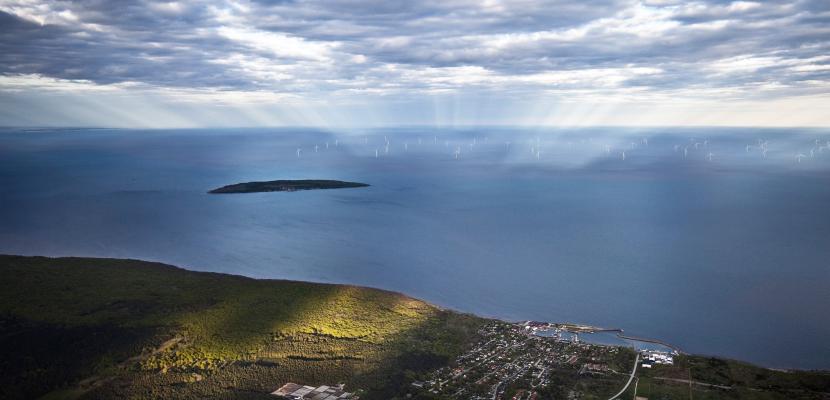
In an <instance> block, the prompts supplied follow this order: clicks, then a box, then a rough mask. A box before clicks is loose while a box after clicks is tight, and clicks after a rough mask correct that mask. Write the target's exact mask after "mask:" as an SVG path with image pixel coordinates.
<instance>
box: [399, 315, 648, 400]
mask: <svg viewBox="0 0 830 400" xmlns="http://www.w3.org/2000/svg"><path fill="white" fill-rule="evenodd" d="M550 327H551V326H550V325H549V324H547V323H531V324H530V327H529V326H528V324H527V323H524V324H508V323H500V322H496V323H493V324H491V325H488V326H487V327H485V328H484V329H482V330H481V331H480V332H479V336H480V340H479V341H478V343H476V344H475V345H474V346H473V347H472V348H471V349H470V350H468V351H467V352H466V353H465V354H463V355H461V356H460V357H458V358H457V359H456V360H455V361H454V362H453V363H452V366H450V367H445V368H442V369H439V370H438V371H436V372H435V373H434V374H432V376H431V377H430V379H426V380H423V381H416V382H414V383H413V385H412V386H413V389H414V390H416V391H428V392H431V393H433V394H439V395H442V396H446V397H449V398H457V399H488V400H490V399H502V400H508V399H517V400H530V399H537V398H549V396H550V394H549V393H548V394H546V395H543V394H544V391H545V390H546V389H549V388H551V387H553V386H557V385H558V386H561V385H562V382H563V379H565V380H568V379H571V380H578V379H619V378H617V377H615V376H611V375H612V374H610V372H609V367H608V360H609V359H613V358H614V356H615V355H617V354H618V352H619V351H620V349H619V348H615V347H606V346H593V345H589V344H584V343H575V342H573V341H571V340H562V339H560V338H555V337H542V336H539V335H536V334H534V333H535V331H536V330H540V329H550ZM632 357H633V354H632ZM586 371H589V372H591V373H594V374H593V376H589V375H591V374H585V375H581V374H580V372H586ZM597 373H599V374H597ZM605 375H608V376H609V377H608V378H606V377H605ZM596 376H599V377H596Z"/></svg>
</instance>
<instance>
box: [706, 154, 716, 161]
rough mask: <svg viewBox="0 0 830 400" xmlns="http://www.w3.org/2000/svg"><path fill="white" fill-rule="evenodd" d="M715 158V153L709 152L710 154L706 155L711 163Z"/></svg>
mask: <svg viewBox="0 0 830 400" xmlns="http://www.w3.org/2000/svg"><path fill="white" fill-rule="evenodd" d="M714 156H715V153H712V152H709V154H707V155H706V159H707V160H709V161H710V162H711V161H712V158H713V157H714Z"/></svg>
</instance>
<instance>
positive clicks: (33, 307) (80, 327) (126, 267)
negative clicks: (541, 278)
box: [0, 256, 483, 399]
mask: <svg viewBox="0 0 830 400" xmlns="http://www.w3.org/2000/svg"><path fill="white" fill-rule="evenodd" d="M482 323H483V320H482V319H479V318H476V317H473V316H469V315H463V314H458V313H454V312H449V311H444V310H440V309H438V308H436V307H434V306H431V305H429V304H426V303H424V302H421V301H418V300H415V299H412V298H409V297H406V296H403V295H401V294H398V293H392V292H386V291H381V290H376V289H369V288H362V287H354V286H343V285H326V284H315V283H303V282H291V281H276V280H255V279H249V278H244V277H239V276H231V275H223V274H213V273H202V272H191V271H186V270H182V269H179V268H175V267H172V266H169V265H163V264H158V263H150V262H143V261H134V260H114V259H89V258H44V257H19V256H0V353H2V354H3V355H4V357H3V358H2V360H0V398H4V399H5V398H8V399H15V398H37V397H39V396H44V395H46V396H47V398H76V397H81V398H112V397H126V398H159V397H164V398H194V399H195V398H204V397H222V398H252V399H253V398H268V396H267V393H269V392H270V391H272V390H274V389H276V388H277V387H279V386H281V385H282V384H283V383H284V382H286V381H294V382H299V383H304V384H326V383H327V384H332V383H345V384H346V385H347V388H348V389H350V390H358V389H362V398H368V399H372V398H378V399H386V398H392V397H395V396H396V395H398V394H399V393H398V390H399V389H400V388H405V387H406V384H405V383H406V382H407V381H410V380H413V379H416V378H418V377H420V376H422V375H423V374H424V373H425V372H426V371H428V370H430V369H434V368H437V367H439V366H442V365H445V364H446V363H447V362H448V361H449V360H450V359H451V358H452V357H454V356H455V355H457V354H459V353H460V352H461V351H462V350H463V349H464V346H465V345H466V343H468V342H469V340H471V339H472V338H473V337H474V336H475V332H476V330H477V329H478V327H479V326H480V325H481V324H482Z"/></svg>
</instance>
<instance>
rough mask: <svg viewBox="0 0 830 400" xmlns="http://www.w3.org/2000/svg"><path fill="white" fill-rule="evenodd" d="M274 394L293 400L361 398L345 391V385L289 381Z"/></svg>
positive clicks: (355, 399) (353, 399)
mask: <svg viewBox="0 0 830 400" xmlns="http://www.w3.org/2000/svg"><path fill="white" fill-rule="evenodd" d="M271 394H272V395H274V396H277V397H282V398H284V399H291V400H338V399H349V400H358V399H359V398H358V397H357V396H355V395H353V394H351V393H349V392H345V391H343V385H337V386H325V385H323V386H318V387H314V386H303V385H298V384H296V383H292V382H288V383H286V384H285V385H283V386H282V387H281V388H279V389H277V390H275V391H274V392H272V393H271Z"/></svg>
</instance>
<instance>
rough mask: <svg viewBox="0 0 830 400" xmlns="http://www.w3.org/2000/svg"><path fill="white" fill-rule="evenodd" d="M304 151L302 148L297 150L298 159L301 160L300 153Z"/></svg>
mask: <svg viewBox="0 0 830 400" xmlns="http://www.w3.org/2000/svg"><path fill="white" fill-rule="evenodd" d="M302 151H303V149H302V148H299V149H297V158H300V153H301V152H302Z"/></svg>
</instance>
